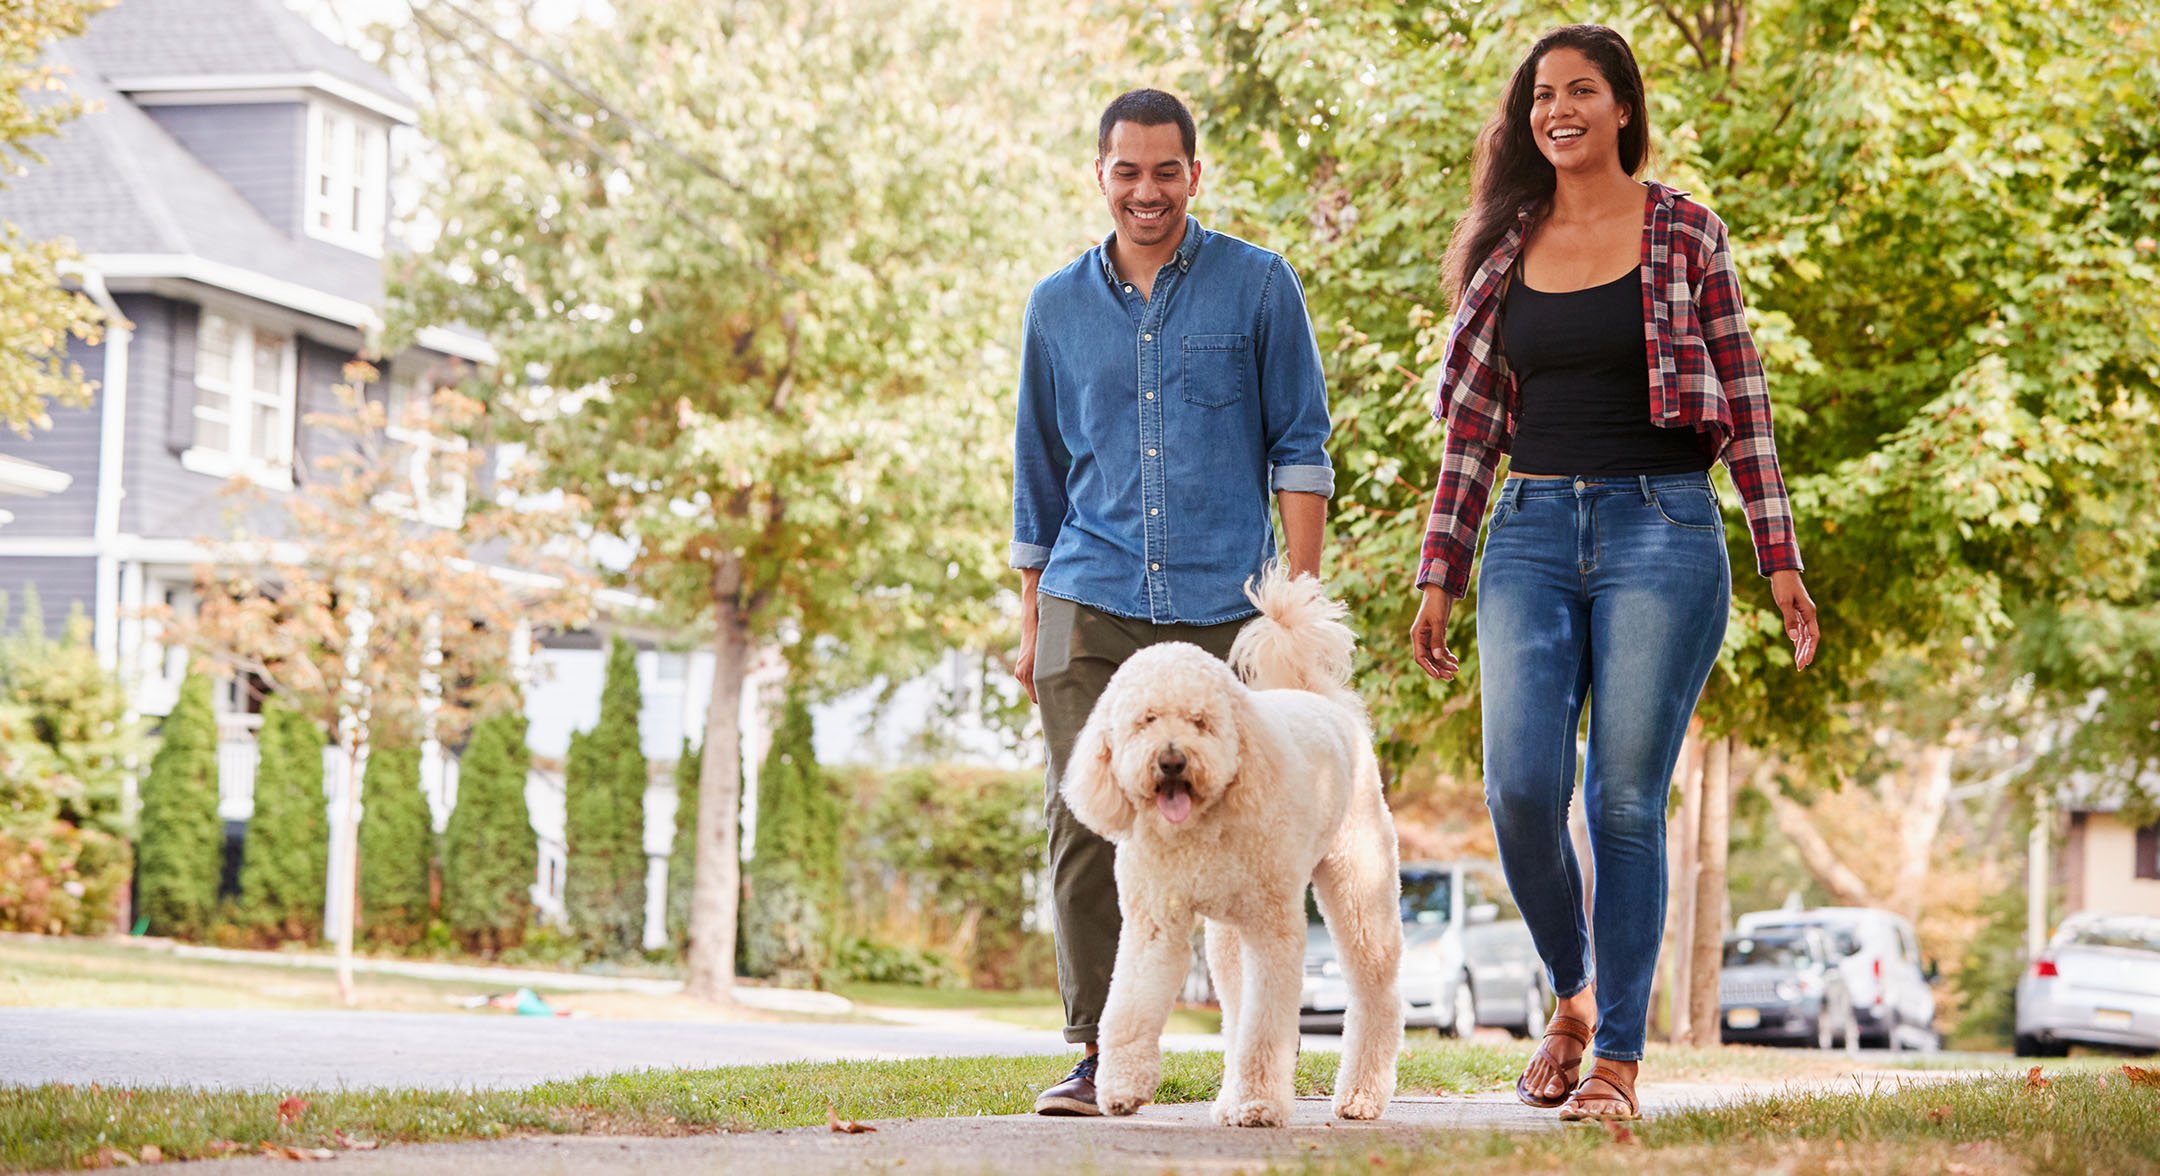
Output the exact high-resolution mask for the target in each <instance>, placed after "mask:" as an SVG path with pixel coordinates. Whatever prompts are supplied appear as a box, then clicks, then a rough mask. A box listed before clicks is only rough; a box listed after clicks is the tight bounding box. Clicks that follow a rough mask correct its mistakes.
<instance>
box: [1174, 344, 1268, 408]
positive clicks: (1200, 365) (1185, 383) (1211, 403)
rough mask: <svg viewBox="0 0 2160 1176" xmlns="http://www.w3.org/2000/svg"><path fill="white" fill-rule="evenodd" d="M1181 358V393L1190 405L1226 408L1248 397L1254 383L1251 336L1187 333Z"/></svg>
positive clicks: (1179, 368) (1179, 369)
mask: <svg viewBox="0 0 2160 1176" xmlns="http://www.w3.org/2000/svg"><path fill="white" fill-rule="evenodd" d="M1178 358H1179V365H1178V383H1179V385H1180V387H1179V388H1178V393H1179V395H1181V396H1183V397H1184V398H1185V403H1187V404H1197V405H1200V406H1201V407H1203V408H1222V407H1225V406H1227V405H1232V404H1236V403H1237V402H1238V401H1240V400H1243V399H1245V390H1246V389H1247V388H1249V387H1251V386H1252V383H1253V353H1252V336H1250V335H1187V336H1185V346H1184V349H1183V351H1182V353H1181V354H1180V355H1179V357H1178Z"/></svg>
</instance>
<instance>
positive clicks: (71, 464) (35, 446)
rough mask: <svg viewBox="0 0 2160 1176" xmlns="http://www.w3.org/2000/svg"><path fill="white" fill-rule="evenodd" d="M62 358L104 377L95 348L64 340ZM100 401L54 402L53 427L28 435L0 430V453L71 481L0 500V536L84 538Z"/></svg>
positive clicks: (91, 509)
mask: <svg viewBox="0 0 2160 1176" xmlns="http://www.w3.org/2000/svg"><path fill="white" fill-rule="evenodd" d="M68 358H69V359H71V360H73V361H75V362H76V363H79V364H81V365H82V369H83V376H84V377H85V378H87V379H91V380H96V379H100V378H101V377H102V376H103V375H104V357H103V349H101V348H93V347H85V346H83V345H82V343H81V342H80V341H78V340H74V339H70V340H68ZM103 401H104V393H103V392H102V391H101V392H99V394H98V399H96V400H93V401H91V402H90V404H89V406H88V407H85V408H62V407H59V406H57V405H55V406H53V407H52V408H51V409H50V413H51V416H52V422H53V427H52V428H50V429H43V430H40V431H38V432H36V433H33V434H31V435H30V436H28V437H21V436H17V435H16V434H15V433H14V432H13V431H12V430H9V429H0V453H5V454H7V455H8V456H10V457H19V458H22V459H23V460H25V461H34V462H37V463H38V464H39V465H44V466H50V467H51V468H53V469H56V470H59V471H60V472H61V473H64V474H69V475H72V476H73V477H74V479H75V481H74V482H73V483H71V484H70V485H69V486H68V488H67V489H66V490H63V491H61V492H60V493H58V494H49V495H46V496H45V497H43V498H13V497H9V498H0V509H4V510H7V511H9V512H11V513H13V514H14V516H15V521H14V522H11V523H9V524H8V525H7V527H6V529H5V530H4V531H0V534H4V535H6V536H7V537H8V538H11V539H30V538H39V539H45V538H53V537H56V536H66V537H76V538H87V537H89V535H90V534H91V533H92V531H93V529H94V528H95V526H96V522H97V479H98V428H99V426H98V421H99V419H100V416H101V415H102V413H103V411H104V408H103ZM0 589H4V586H0Z"/></svg>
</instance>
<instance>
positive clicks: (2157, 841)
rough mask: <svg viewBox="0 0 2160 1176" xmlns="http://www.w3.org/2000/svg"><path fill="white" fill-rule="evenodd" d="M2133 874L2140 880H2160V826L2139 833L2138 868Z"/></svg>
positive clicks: (2149, 826) (2144, 829)
mask: <svg viewBox="0 0 2160 1176" xmlns="http://www.w3.org/2000/svg"><path fill="white" fill-rule="evenodd" d="M2132 872H2133V873H2135V874H2136V875H2137V876H2138V877H2140V878H2152V879H2156V880H2160V824H2152V825H2147V826H2145V827H2144V828H2142V829H2139V830H2138V831H2137V868H2136V869H2135V870H2134V871H2132Z"/></svg>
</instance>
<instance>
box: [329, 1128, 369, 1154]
mask: <svg viewBox="0 0 2160 1176" xmlns="http://www.w3.org/2000/svg"><path fill="white" fill-rule="evenodd" d="M330 1139H331V1141H332V1142H334V1143H336V1144H337V1145H338V1146H339V1147H342V1148H344V1149H346V1150H347V1151H374V1150H375V1149H376V1148H378V1147H381V1146H382V1145H381V1144H379V1143H377V1142H375V1141H374V1140H372V1139H354V1138H353V1137H352V1136H350V1135H347V1134H345V1133H344V1132H343V1131H332V1132H331V1133H330Z"/></svg>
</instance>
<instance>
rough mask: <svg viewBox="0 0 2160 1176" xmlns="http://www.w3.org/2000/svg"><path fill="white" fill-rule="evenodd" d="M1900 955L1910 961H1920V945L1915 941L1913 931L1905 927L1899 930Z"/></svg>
mask: <svg viewBox="0 0 2160 1176" xmlns="http://www.w3.org/2000/svg"><path fill="white" fill-rule="evenodd" d="M1897 945H1898V955H1899V956H1900V957H1902V958H1903V959H1905V960H1906V961H1907V962H1909V963H1919V962H1920V946H1919V945H1918V944H1916V943H1914V942H1913V937H1912V932H1911V931H1910V930H1908V929H1906V928H1904V927H1900V928H1898V930H1897Z"/></svg>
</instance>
